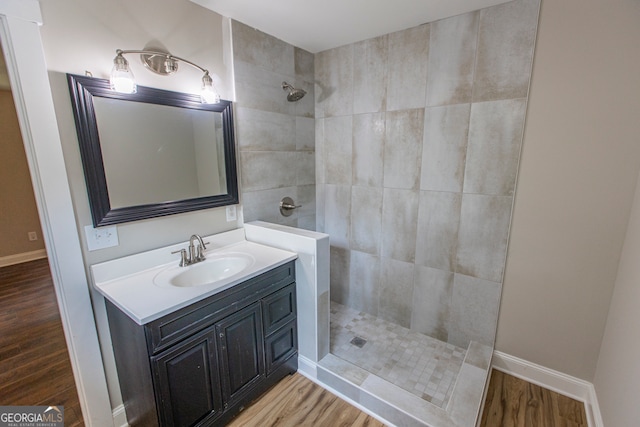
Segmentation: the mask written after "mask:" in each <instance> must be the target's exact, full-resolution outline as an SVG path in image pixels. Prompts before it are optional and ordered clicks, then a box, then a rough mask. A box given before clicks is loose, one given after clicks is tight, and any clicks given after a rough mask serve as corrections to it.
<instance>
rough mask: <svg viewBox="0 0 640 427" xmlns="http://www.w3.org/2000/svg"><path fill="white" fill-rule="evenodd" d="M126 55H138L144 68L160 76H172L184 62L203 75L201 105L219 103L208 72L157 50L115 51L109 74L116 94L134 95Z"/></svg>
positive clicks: (133, 86)
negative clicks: (160, 60) (157, 59)
mask: <svg viewBox="0 0 640 427" xmlns="http://www.w3.org/2000/svg"><path fill="white" fill-rule="evenodd" d="M127 54H139V55H140V57H141V58H142V61H143V63H144V64H145V66H146V67H147V68H148V69H149V70H151V71H153V72H154V73H157V74H161V75H165V76H166V75H169V74H173V73H175V72H176V71H177V70H178V63H179V62H184V63H185V64H188V65H190V66H192V67H194V68H197V69H198V70H200V71H202V72H203V73H204V75H203V77H202V92H201V95H200V98H201V99H202V103H203V104H217V103H218V102H220V95H219V94H218V93H217V91H216V90H215V88H214V87H213V79H212V78H211V76H210V75H209V70H207V69H206V68H203V67H201V66H199V65H198V64H196V63H195V62H191V61H189V60H188V59H184V58H180V57H179V56H175V55H172V54H170V53H169V52H161V51H157V50H147V49H142V50H122V49H116V57H115V58H114V60H113V64H114V66H113V71H112V72H111V88H112V89H113V90H116V91H118V92H124V93H134V92H135V91H136V83H135V80H134V78H133V73H132V72H131V70H130V69H129V62H128V61H127V60H126V59H125V58H124V55H127ZM155 58H162V59H163V61H162V62H158V61H155V60H154V59H155Z"/></svg>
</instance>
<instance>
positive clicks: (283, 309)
mask: <svg viewBox="0 0 640 427" xmlns="http://www.w3.org/2000/svg"><path fill="white" fill-rule="evenodd" d="M262 316H263V324H264V335H265V336H268V335H270V334H271V333H273V332H275V331H276V330H278V329H279V328H280V327H281V326H282V325H284V324H285V323H289V322H290V321H291V320H293V319H295V317H296V284H295V283H292V284H291V285H289V286H287V287H286V288H283V289H281V290H279V291H278V292H275V293H274V294H273V295H269V296H268V297H266V298H264V299H263V300H262Z"/></svg>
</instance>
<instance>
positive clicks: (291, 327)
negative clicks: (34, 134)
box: [265, 319, 298, 376]
mask: <svg viewBox="0 0 640 427" xmlns="http://www.w3.org/2000/svg"><path fill="white" fill-rule="evenodd" d="M265 348H266V349H265V351H266V359H267V376H269V375H270V374H271V372H273V371H274V370H275V369H276V368H277V367H278V366H280V365H282V364H283V363H284V362H286V361H287V360H288V359H289V358H290V357H291V356H293V355H294V354H295V353H296V352H297V351H298V330H297V328H296V321H295V319H294V320H293V321H291V322H289V324H287V325H284V326H283V327H282V328H280V330H279V331H276V332H274V333H273V334H271V335H270V336H268V337H267V339H266V340H265Z"/></svg>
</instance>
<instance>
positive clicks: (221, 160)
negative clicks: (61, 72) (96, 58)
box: [68, 75, 238, 226]
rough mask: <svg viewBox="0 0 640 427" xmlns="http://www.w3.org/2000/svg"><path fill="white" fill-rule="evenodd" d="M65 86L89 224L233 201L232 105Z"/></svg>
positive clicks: (104, 84)
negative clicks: (76, 138) (73, 124)
mask: <svg viewBox="0 0 640 427" xmlns="http://www.w3.org/2000/svg"><path fill="white" fill-rule="evenodd" d="M68 81H69V87H70V90H71V95H72V103H73V107H74V116H75V120H76V129H77V131H78V140H79V144H80V152H81V155H82V162H83V168H84V173H85V179H86V181H87V189H88V193H89V202H90V205H91V211H92V215H93V222H94V226H101V225H108V224H115V223H121V222H127V221H135V220H139V219H144V218H152V217H157V216H162V215H170V214H175V213H180V212H187V211H192V210H196V209H207V208H211V207H217V206H224V205H229V204H236V203H238V190H237V177H236V159H235V142H234V139H233V118H232V108H231V107H232V106H231V102H229V101H221V102H220V103H219V104H202V103H200V97H199V96H196V95H190V94H183V93H178V92H170V91H164V90H160V89H153V88H146V87H143V86H138V91H137V93H135V94H121V93H117V92H114V91H112V90H111V89H110V88H109V82H108V81H107V80H103V79H95V78H91V77H85V76H74V75H68Z"/></svg>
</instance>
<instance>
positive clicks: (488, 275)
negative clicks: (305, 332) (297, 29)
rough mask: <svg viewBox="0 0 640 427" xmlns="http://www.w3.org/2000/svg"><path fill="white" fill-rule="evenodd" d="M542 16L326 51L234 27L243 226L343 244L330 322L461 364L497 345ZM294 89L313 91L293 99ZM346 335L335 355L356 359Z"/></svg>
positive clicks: (492, 17) (495, 19)
mask: <svg viewBox="0 0 640 427" xmlns="http://www.w3.org/2000/svg"><path fill="white" fill-rule="evenodd" d="M539 7H540V2H539V0H514V1H511V2H508V3H505V4H502V5H498V6H494V7H491V8H487V9H483V10H480V11H476V12H472V13H467V14H464V15H459V16H455V17H452V18H447V19H443V20H440V21H436V22H433V23H429V24H424V25H420V26H417V27H414V28H410V29H407V30H403V31H399V32H396V33H392V34H387V35H384V36H381V37H377V38H373V39H369V40H364V41H361V42H358V43H354V44H350V45H347V46H342V47H338V48H335V49H331V50H328V51H324V52H320V53H317V54H315V55H312V54H310V53H308V52H305V51H302V50H301V49H298V48H295V47H293V46H291V45H288V44H287V43H285V42H283V41H280V40H277V39H275V38H273V37H271V36H269V35H267V34H264V33H261V32H259V31H256V30H253V29H250V28H248V27H246V26H245V25H243V24H239V23H237V22H233V43H234V68H235V79H236V96H237V105H236V107H237V111H238V114H237V128H238V140H239V149H240V159H241V164H240V174H241V180H242V181H241V182H242V188H241V192H242V203H243V207H244V212H245V218H244V219H245V221H250V220H254V219H260V220H265V221H271V222H278V223H282V224H286V225H293V226H298V227H301V228H309V229H314V228H315V229H316V230H317V231H321V232H325V233H327V234H329V235H330V241H331V300H332V313H338V312H340V313H343V314H344V310H346V311H352V312H354V313H355V315H354V316H356V317H357V316H360V317H361V318H363V319H364V318H367V319H374V320H373V321H374V322H375V321H381V322H387V323H388V324H390V325H393V326H390V328H392V329H393V328H395V327H396V326H398V327H401V328H403V330H406V331H408V332H407V334H408V333H411V334H415V333H419V334H423V335H426V336H427V337H429V339H435V340H434V343H433V346H435V347H438V344H437V343H438V342H440V343H442V346H440V347H442V348H443V349H447V348H448V349H449V350H446V351H448V352H449V354H451V355H453V354H456V357H458V358H460V357H461V358H464V355H460V354H458V353H459V349H462V351H465V350H466V349H467V348H468V347H469V345H470V343H476V344H480V345H484V346H488V347H490V348H491V347H493V342H494V337H495V331H496V322H497V316H498V309H499V304H500V295H501V288H502V278H503V273H504V266H505V258H506V251H507V243H508V235H509V227H510V221H511V210H512V205H513V199H514V193H515V183H516V176H517V169H518V162H519V157H520V150H521V146H522V135H523V129H524V121H525V114H526V105H527V97H528V93H529V82H530V77H531V67H532V61H533V51H534V45H535V39H536V31H537V23H538V12H539ZM282 81H290V83H292V84H293V85H294V86H296V87H302V88H303V89H305V90H307V91H308V92H309V93H308V94H307V96H306V97H305V98H303V99H302V100H301V101H298V103H288V102H287V101H286V93H284V92H282V90H281V88H280V84H281V82H282ZM294 82H295V83H294ZM314 100H315V103H313V101H314ZM312 176H313V177H314V178H313V179H312ZM290 193H293V195H292V194H290ZM285 195H290V196H292V197H294V199H296V198H297V200H296V203H299V204H302V205H303V208H301V209H300V210H299V211H297V212H296V214H295V215H294V216H293V217H289V218H284V217H281V216H280V215H279V212H278V210H277V206H278V202H279V200H280V199H281V198H282V197H283V196H285ZM343 308H344V310H343ZM332 316H333V314H332ZM341 316H342V315H341ZM340 322H342V323H343V324H347V323H349V322H348V321H347V320H345V319H344V318H342V320H341V321H338V320H337V317H336V319H333V318H332V327H331V328H332V332H334V333H335V332H336V331H337V330H338V329H336V328H334V323H335V324H338V323H340ZM343 332H344V331H343ZM403 334H404V333H403ZM345 339H346V338H345V336H342V337H341V338H339V340H342V341H341V342H340V343H337V342H332V343H331V347H332V353H334V355H335V353H337V352H339V350H338V347H339V346H341V348H342V351H343V352H345V354H346V353H349V352H351V353H353V354H358V353H357V352H358V351H359V350H356V349H353V351H352V350H350V349H349V347H348V345H349V342H346V344H345V342H343V341H345ZM332 340H334V341H337V340H338V338H337V335H335V336H332ZM347 341H348V340H347ZM356 342H358V341H357V340H356ZM414 342H417V341H415V340H414ZM344 345H347V347H344ZM426 345H427V347H428V346H429V345H431V344H430V343H427V344H426ZM472 345H475V344H472ZM365 346H366V345H365ZM372 346H373V345H371V346H370V347H372ZM440 347H438V348H440ZM363 348H364V347H363ZM345 357H346V356H345ZM354 357H356V356H354ZM437 357H441V355H439V356H437ZM452 357H453V356H452ZM356 359H357V357H356ZM454 359H455V357H454ZM454 362H455V361H454ZM362 364H366V362H364V361H363V362H362ZM373 364H375V362H371V365H372V366H373ZM454 382H455V381H454ZM433 384H434V383H433V382H431V383H428V382H427V384H426V385H424V388H423V390H424V389H426V387H431V388H434V387H435V389H433V391H434V393H432V397H433V396H435V395H437V396H438V397H437V400H439V401H440V402H444V403H445V404H446V401H447V399H448V396H447V395H444V394H442V393H438V389H437V387H438V384H440V379H439V377H438V379H437V384H436V385H435V386H434V385H433ZM414 394H416V395H418V396H420V395H421V394H424V393H421V392H420V391H418V392H416V393H414Z"/></svg>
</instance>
